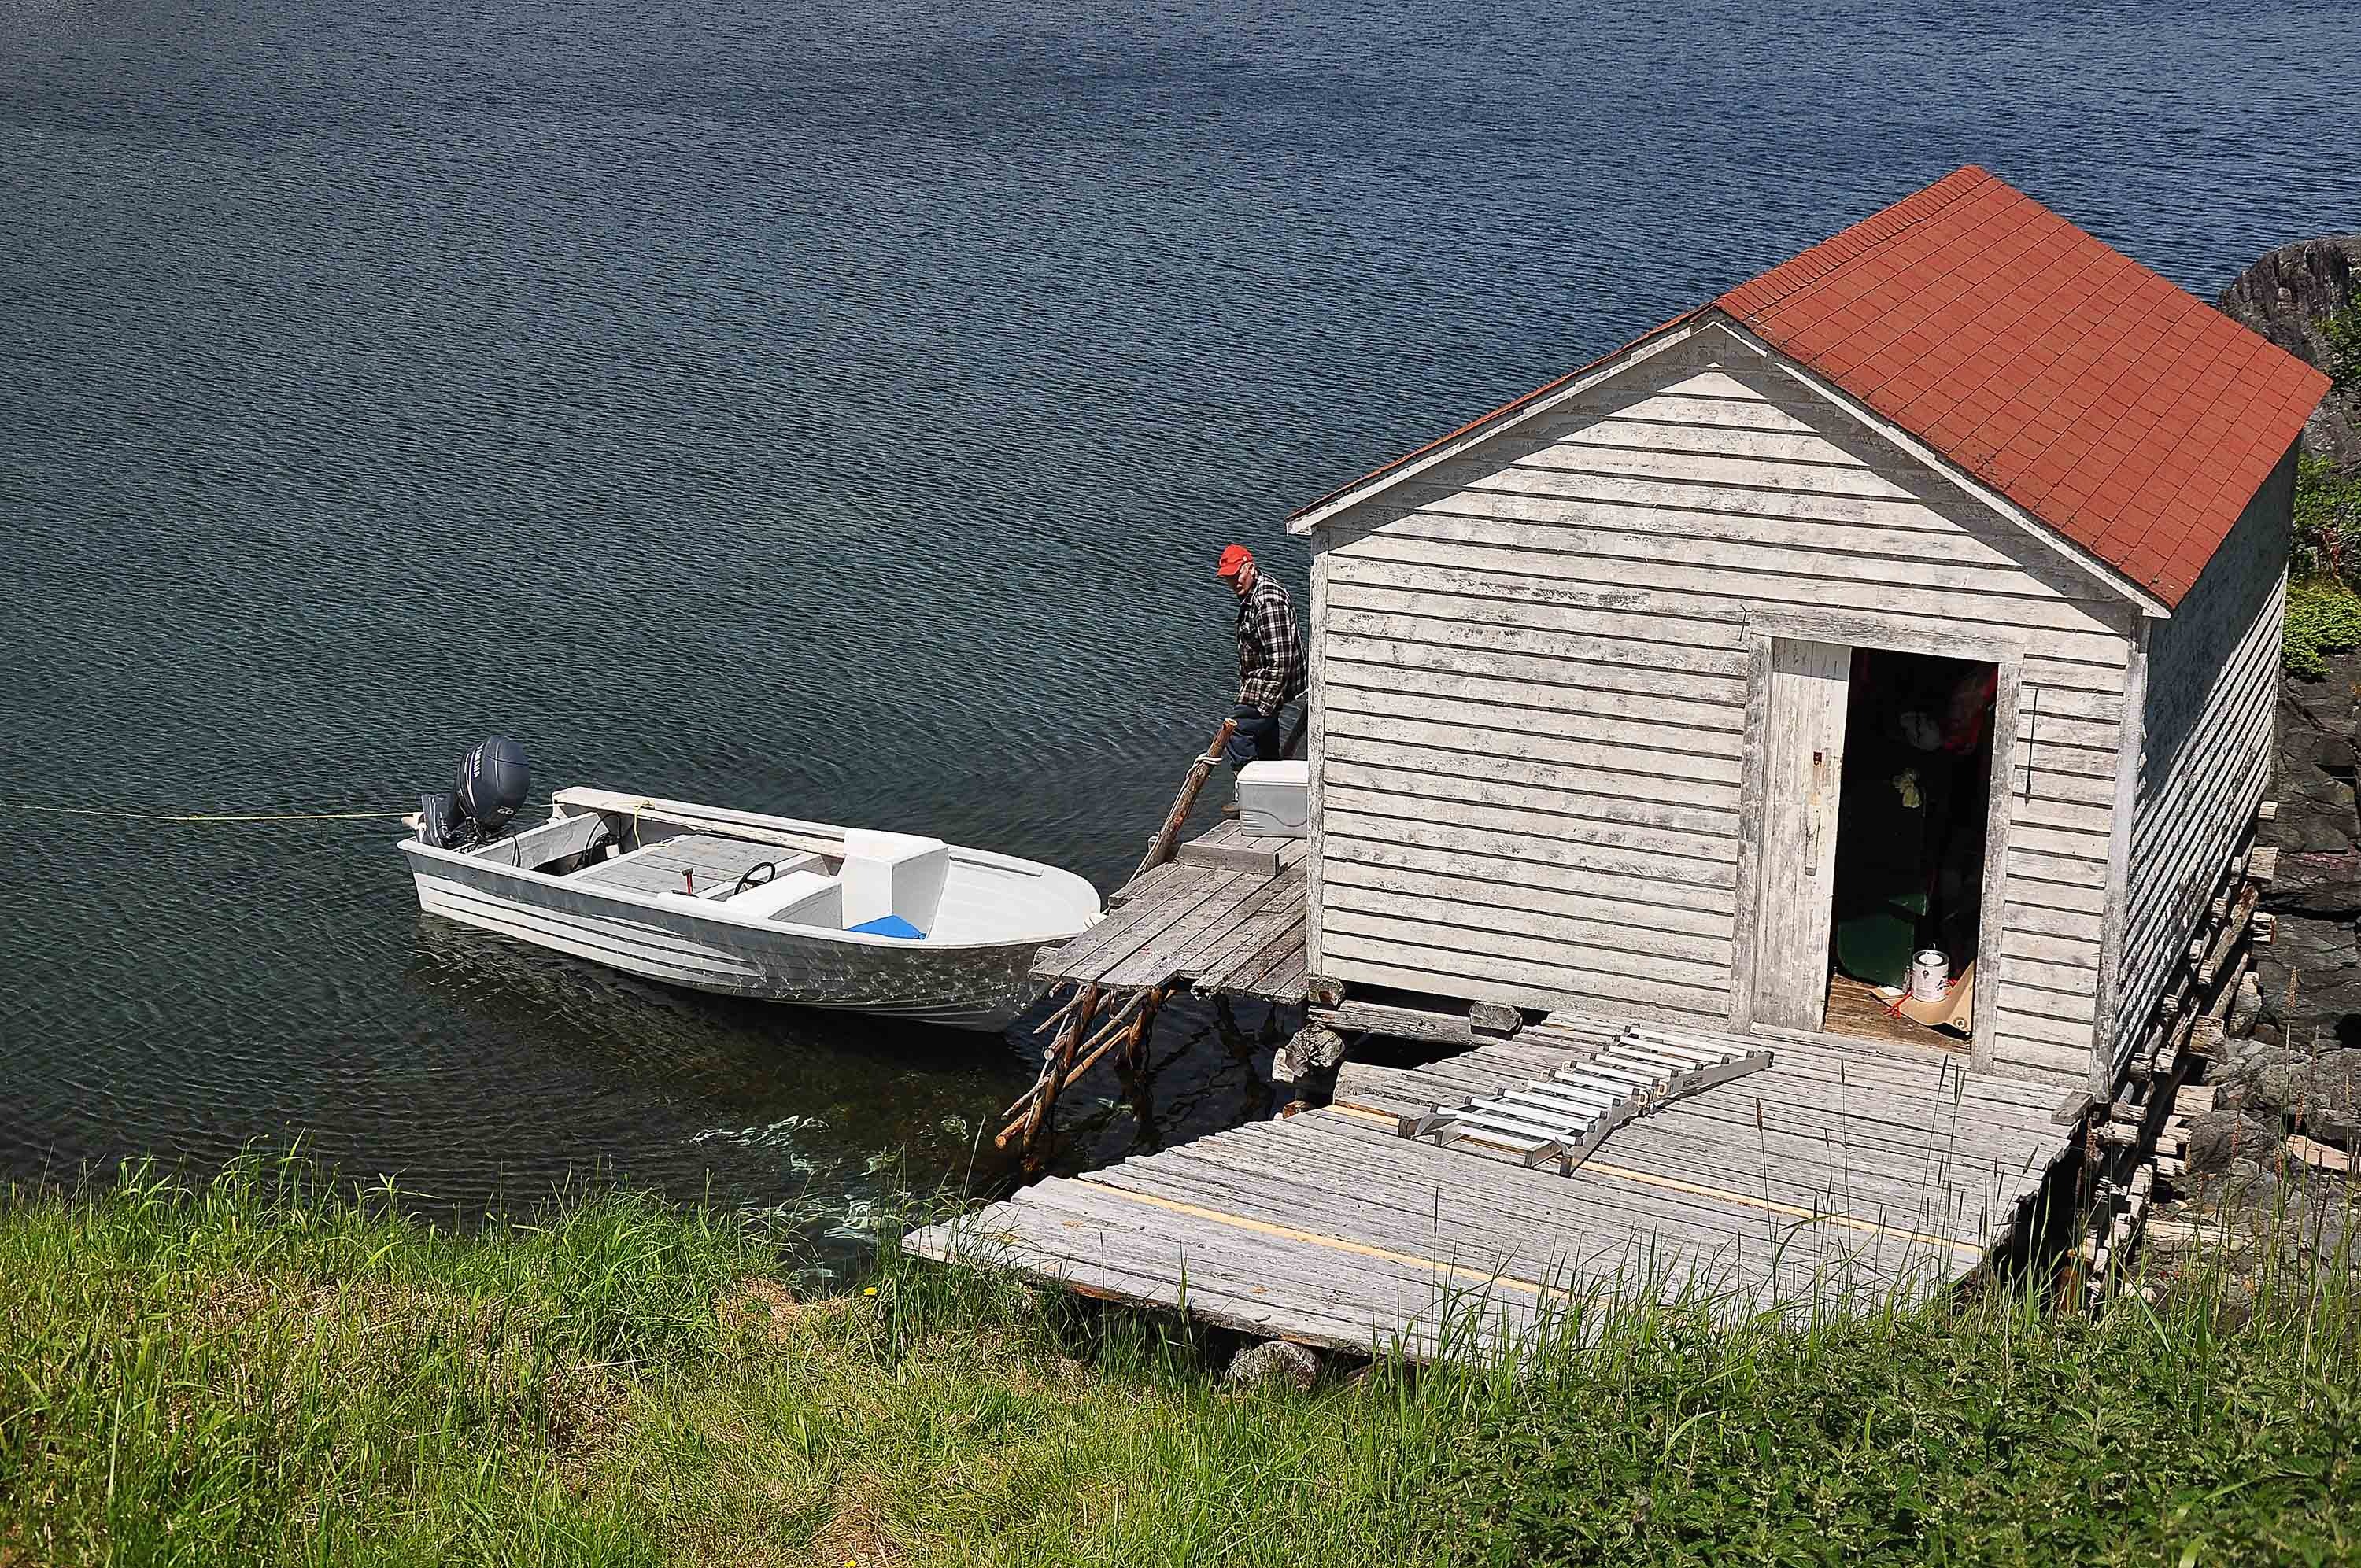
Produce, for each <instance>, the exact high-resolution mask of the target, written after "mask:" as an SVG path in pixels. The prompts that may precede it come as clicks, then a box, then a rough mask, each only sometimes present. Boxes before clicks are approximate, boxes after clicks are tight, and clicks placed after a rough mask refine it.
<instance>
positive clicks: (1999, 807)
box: [1730, 608, 2025, 1072]
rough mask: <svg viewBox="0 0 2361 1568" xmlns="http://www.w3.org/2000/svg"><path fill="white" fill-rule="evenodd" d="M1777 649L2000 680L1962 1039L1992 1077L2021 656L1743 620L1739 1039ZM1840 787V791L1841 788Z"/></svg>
mask: <svg viewBox="0 0 2361 1568" xmlns="http://www.w3.org/2000/svg"><path fill="white" fill-rule="evenodd" d="M1780 639H1784V640H1787V641H1805V642H1832V643H1837V644H1839V645H1841V646H1844V647H1848V648H1867V649H1869V650H1871V651H1872V652H1881V653H1924V654H1930V655H1932V656H1934V657H1937V658H1943V659H1972V660H1975V661H1978V662H1980V663H1987V664H1991V665H1992V666H1993V668H1994V669H1995V670H1996V671H1998V673H1999V681H1998V683H1997V685H1996V686H1995V689H1994V691H1993V717H1992V742H1993V747H1992V778H1991V781H1990V788H1989V790H1988V792H1987V806H1986V810H1985V815H1984V864H1983V883H1982V887H1981V888H1980V889H1979V894H1980V896H1979V899H1978V908H1977V916H1976V919H1977V925H1976V959H1975V963H1976V1001H1975V1009H1974V1013H1973V1015H1972V1016H1971V1019H1970V1020H1969V1025H1970V1026H1969V1031H1968V1034H1969V1040H1968V1065H1969V1067H1970V1068H1971V1069H1972V1070H1974V1071H1977V1072H1988V1071H1990V1070H1991V1069H1992V1065H1993V1040H1994V1038H1995V1036H1996V1034H1997V1031H1998V1025H1999V1016H2000V992H2001V986H2002V984H2003V983H2004V980H2005V975H2004V969H2005V963H2004V959H2003V958H2002V955H2001V950H2000V949H2001V935H2002V926H2003V923H2004V920H2005V918H2006V916H2007V909H2008V876H2007V872H2008V840H2009V828H2010V826H2011V824H2012V823H2013V822H2014V821H2015V811H2014V810H2013V808H2012V805H2011V803H2012V801H2013V800H2014V798H2015V796H2014V795H2013V794H2012V792H2011V785H2012V781H2013V779H2014V775H2015V773H2016V741H2017V735H2018V730H2019V715H2018V704H2019V701H2020V699H2021V694H2022V690H2023V687H2024V684H2025V650H2024V647H2023V646H2022V645H2021V644H2019V643H2016V642H2014V641H2007V640H2005V639H2004V638H2000V637H1979V636H1977V635H1975V634H1973V633H1960V632H1954V631H1953V630H1950V629H1948V628H1946V629H1944V630H1928V629H1927V628H1924V627H1921V626H1916V625H1913V624H1910V623H1908V622H1894V621H1888V620H1882V619H1878V618H1873V617H1865V616H1858V615H1844V614H1834V613H1830V612H1828V611H1825V610H1813V609H1761V608H1756V609H1750V610H1749V612H1748V614H1747V618H1746V732H1745V751H1744V753H1743V755H1742V757H1741V761H1740V764H1739V774H1738V918H1737V923H1736V926H1735V928H1734V930H1733V932H1732V935H1731V948H1730V1027H1731V1028H1732V1029H1736V1030H1741V1031H1745V1030H1752V1028H1753V1027H1754V983H1755V976H1756V966H1755V952H1754V946H1755V934H1756V932H1757V931H1759V930H1760V929H1761V926H1762V908H1763V899H1764V898H1765V896H1766V890H1765V889H1764V887H1763V878H1764V877H1765V876H1766V875H1767V874H1768V871H1767V868H1766V867H1765V866H1764V864H1763V823H1764V820H1765V818H1764V813H1765V812H1766V811H1767V810H1768V809H1769V805H1770V802H1769V799H1768V797H1767V791H1766V787H1765V775H1766V773H1768V771H1769V768H1770V760H1769V758H1768V757H1767V756H1766V755H1765V754H1764V744H1763V738H1764V736H1765V735H1766V734H1767V733H1768V729H1769V718H1770V713H1771V644H1772V642H1773V641H1774V640H1780ZM1838 787H1839V790H1841V789H1842V787H1843V785H1842V782H1841V781H1839V785H1838ZM1833 1037H1835V1038H1843V1037H1844V1036H1833Z"/></svg>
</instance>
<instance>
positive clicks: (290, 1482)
mask: <svg viewBox="0 0 2361 1568" xmlns="http://www.w3.org/2000/svg"><path fill="white" fill-rule="evenodd" d="M799 1261H801V1260H800V1259H798V1258H796V1257H795V1256H793V1255H789V1254H788V1253H787V1252H786V1251H785V1250H784V1249H783V1248H782V1246H781V1245H779V1243H778V1242H777V1241H776V1240H775V1239H774V1237H773V1236H771V1235H769V1234H764V1233H763V1232H760V1231H755V1230H750V1229H748V1228H747V1227H746V1226H744V1225H743V1224H741V1223H739V1222H738V1221H736V1220H735V1219H734V1218H731V1217H727V1216H719V1215H715V1214H712V1213H709V1212H702V1211H698V1210H694V1209H688V1210H683V1209H675V1208H672V1207H668V1206H665V1205H663V1204H660V1203H658V1202H655V1201H652V1200H649V1199H646V1198H642V1197H636V1196H633V1195H631V1194H628V1193H614V1192H608V1193H596V1194H580V1195H577V1197H576V1198H575V1199H574V1200H573V1201H569V1202H566V1203H563V1204H558V1205H555V1206H553V1207H552V1208H551V1209H550V1210H548V1211H547V1212H543V1213H540V1214H537V1215H533V1216H527V1217H524V1218H522V1219H519V1220H515V1221H511V1222H508V1223H500V1224H496V1225H493V1226H491V1227H489V1228H487V1229H484V1230H482V1231H480V1232H468V1233H466V1234H454V1233H453V1232H451V1231H449V1230H445V1229H437V1228H435V1227H434V1226H432V1225H427V1224H423V1223H418V1222H416V1221H415V1220H412V1219H410V1218H406V1217H405V1216H404V1214H403V1212H402V1209H401V1201H400V1195H399V1194H398V1193H395V1192H393V1191H391V1190H389V1189H386V1188H379V1189H375V1190H364V1191H360V1192H353V1191H350V1190H332V1189H330V1188H328V1187H326V1186H324V1185H323V1184H322V1183H321V1182H320V1180H319V1179H317V1177H316V1175H315V1174H314V1173H313V1171H312V1170H311V1169H310V1168H308V1167H306V1166H305V1165H303V1164H302V1162H301V1161H297V1160H277V1161H274V1160H249V1161H246V1162H242V1163H240V1164H239V1165H237V1166H236V1167H235V1168H232V1169H231V1170H230V1171H229V1172H227V1173H226V1174H225V1175H224V1176H223V1177H221V1178H220V1179H217V1180H214V1181H213V1182H211V1183H208V1184H206V1185H203V1186H201V1187H195V1188H190V1187H184V1186H181V1185H177V1184H175V1183H172V1182H170V1181H167V1180H165V1179H161V1178H159V1176H157V1175H156V1174H155V1173H154V1172H153V1171H152V1170H148V1169H146V1168H131V1169H129V1170H127V1171H126V1172H125V1173H123V1175H122V1176H121V1178H120V1179H116V1180H114V1181H111V1182H108V1183H105V1184H104V1185H95V1186H93V1187H90V1188H88V1189H86V1190H82V1191H80V1192H78V1193H75V1194H72V1195H69V1196H62V1197H61V1196H56V1195H38V1194H33V1193H26V1192H19V1193H16V1194H14V1195H13V1201H10V1202H9V1203H8V1205H7V1207H6V1209H5V1212H0V1279H5V1281H6V1290H7V1295H6V1297H5V1300H0V1563H12V1564H13V1563H16V1562H24V1563H51V1562H57V1563H102V1562H104V1563H374V1562H385V1563H397V1562H399V1563H411V1562H481V1563H494V1562H497V1563H656V1562H710V1563H831V1564H841V1563H846V1562H848V1561H851V1562H855V1563H861V1564H863V1565H866V1564H870V1563H887V1562H892V1563H921V1562H924V1563H1526V1562H1569V1563H1571V1562H1658V1561H1661V1562H1681V1561H1703V1560H1705V1559H1708V1558H1711V1559H1714V1560H1716V1561H1721V1562H1733V1561H1736V1562H1744V1561H1783V1562H1784V1561H1795V1562H1834V1561H1840V1560H1842V1561H1885V1562H1897V1563H1899V1562H1910V1563H1916V1562H1922V1561H1958V1562H1965V1561H1976V1562H1983V1561H2020V1562H2035V1561H2042V1562H2051V1561H2064V1560H2075V1561H2095V1562H2153V1561H2170V1562H2180V1561H2183V1560H2186V1561H2191V1562H2196V1561H2257V1560H2268V1559H2269V1558H2272V1557H2274V1556H2279V1557H2284V1558H2286V1559H2288V1560H2290V1561H2312V1562H2328V1561H2339V1560H2349V1559H2351V1558H2353V1557H2355V1556H2356V1554H2361V1535H2356V1529H2361V1526H2356V1515H2361V1509H2356V1488H2361V1477H2356V1470H2355V1467H2354V1465H2355V1462H2354V1460H2353V1459H2352V1457H2351V1455H2352V1454H2354V1453H2356V1452H2361V1441H2356V1440H2361V1414H2356V1390H2361V1347H2356V1333H2361V1329H2356V1325H2361V1314H2356V1311H2355V1302H2354V1300H2353V1299H2352V1296H2351V1293H2350V1291H2349V1288H2347V1285H2346V1283H2345V1276H2344V1275H2343V1274H2342V1273H2341V1272H2331V1273H2323V1272H2321V1271H2318V1270H2314V1271H2312V1274H2311V1276H2310V1277H2306V1278H2303V1279H2301V1280H2299V1279H2297V1278H2295V1277H2292V1276H2290V1277H2285V1278H2274V1279H2272V1280H2270V1281H2268V1282H2267V1283H2266V1284H2264V1285H2263V1286H2261V1287H2260V1288H2257V1290H2256V1291H2255V1292H2254V1294H2253V1296H2252V1299H2251V1305H2249V1303H2248V1298H2247V1296H2246V1294H2245V1293H2244V1292H2243V1290H2241V1291H2233V1290H2232V1289H2231V1288H2229V1287H2228V1286H2226V1285H2225V1284H2223V1283H2221V1282H2219V1281H2214V1280H2211V1279H2208V1278H2206V1277H2196V1278H2191V1279H2187V1280H2181V1281H2177V1282H2174V1283H2173V1284H2172V1286H2171V1288H2169V1289H2167V1290H2165V1291H2163V1292H2162V1293H2161V1295H2160V1296H2159V1299H2158V1302H2157V1303H2156V1304H2153V1305H2151V1304H2148V1303H2146V1302H2144V1301H2142V1300H2141V1299H2140V1298H2139V1297H2138V1296H2137V1294H2136V1293H2134V1294H2131V1295H2127V1296H2126V1297H2125V1298H2124V1299H2120V1300H2119V1301H2117V1302H2116V1303H2115V1304H2114V1305H2113V1306H2111V1307H2110V1308H2109V1309H2108V1310H2106V1311H2104V1312H2103V1313H2102V1314H2100V1315H2099V1316H2098V1317H2096V1318H2094V1319H2081V1318H2070V1317H2060V1316H2058V1315H2055V1314H2053V1313H2051V1312H2049V1311H2048V1310H2045V1309H2043V1308H2042V1307H2040V1306H2039V1305H2038V1304H2037V1302H2036V1301H2035V1300H2033V1299H2030V1298H2028V1297H1995V1298H1992V1299H1982V1300H1979V1301H1974V1302H1970V1303H1965V1304H1958V1305H1950V1306H1943V1305H1937V1306H1932V1307H1907V1306H1904V1305H1901V1304H1899V1303H1896V1302H1888V1303H1884V1304H1883V1305H1879V1306H1872V1307H1865V1308H1863V1309H1861V1310H1850V1311H1844V1312H1831V1313H1823V1314H1819V1315H1817V1316H1815V1317H1812V1318H1808V1319H1806V1320H1804V1321H1801V1322H1797V1321H1793V1320H1790V1319H1774V1318H1770V1317H1756V1318H1750V1319H1746V1320H1743V1321H1729V1319H1728V1317H1727V1315H1726V1312H1724V1311H1723V1310H1721V1304H1722V1303H1726V1298H1720V1297H1717V1296H1716V1295H1715V1294H1714V1293H1713V1292H1711V1291H1710V1290H1709V1289H1706V1288H1701V1289H1700V1290H1699V1291H1698V1292H1697V1293H1696V1294H1694V1295H1692V1296H1691V1297H1689V1298H1688V1299H1686V1300H1684V1301H1678V1302H1675V1304H1674V1305H1672V1306H1670V1307H1637V1308H1635V1307H1626V1306H1618V1305H1614V1304H1612V1303H1608V1302H1598V1301H1592V1302H1586V1303H1582V1304H1581V1305H1580V1306H1579V1308H1578V1310H1569V1311H1568V1312H1567V1313H1566V1314H1565V1316H1564V1317H1563V1318H1562V1319H1561V1321H1559V1322H1558V1324H1557V1325H1556V1332H1554V1334H1553V1335H1552V1337H1551V1338H1550V1340H1549V1341H1548V1343H1544V1344H1541V1345H1539V1346H1535V1347H1529V1349H1528V1350H1527V1352H1526V1353H1525V1354H1522V1355H1521V1356H1512V1357H1496V1358H1493V1359H1490V1360H1487V1361H1481V1362H1477V1363H1471V1364H1470V1365H1465V1366H1461V1367H1457V1368H1443V1369H1426V1370H1420V1369H1416V1368H1412V1367H1410V1366H1407V1365H1400V1364H1398V1363H1380V1364H1378V1365H1374V1366H1372V1367H1368V1368H1366V1369H1363V1370H1361V1371H1359V1372H1357V1373H1355V1374H1354V1375H1353V1376H1342V1375H1339V1376H1331V1377H1330V1378H1329V1379H1327V1380H1326V1381H1325V1382H1323V1385H1322V1386H1321V1387H1317V1388H1315V1389H1314V1390H1312V1392H1310V1393H1308V1394H1299V1393H1296V1392H1294V1391H1291V1390H1279V1391H1261V1392H1253V1393H1237V1392H1233V1391H1230V1390H1227V1389H1225V1388H1224V1387H1222V1386H1221V1385H1220V1383H1219V1381H1218V1378H1217V1377H1216V1376H1214V1374H1215V1373H1216V1372H1217V1371H1218V1369H1219V1367H1220V1365H1221V1364H1222V1360H1223V1357H1224V1354H1225V1353H1226V1351H1227V1349H1228V1348H1229V1347H1230V1342H1227V1341H1225V1340H1224V1339H1223V1338H1222V1337H1221V1336H1219V1335H1209V1334H1208V1333H1207V1332H1205V1331H1203V1330H1202V1329H1200V1328H1198V1327H1196V1326H1194V1325H1191V1324H1188V1323H1185V1322H1182V1321H1179V1320H1177V1319H1173V1318H1170V1317H1161V1316H1156V1315H1150V1314H1141V1313H1132V1312H1124V1311H1113V1310H1102V1309H1100V1308H1097V1307H1095V1306H1093V1305H1092V1304H1090V1303H1086V1302H1082V1301H1080V1300H1078V1299H1074V1298H1071V1297H1069V1296H1066V1295H1063V1294H1060V1293H1056V1292H1045V1291H1041V1290H1038V1289H1034V1288H1027V1287H1025V1286H1023V1285H1020V1284H1018V1283H1016V1281H1014V1280H1012V1279H1011V1278H1009V1277H1006V1276H1002V1275H992V1274H980V1273H973V1272H969V1271H963V1270H946V1269H940V1268H936V1267H932V1266H926V1265H921V1264H917V1263H915V1262H911V1261H909V1260H906V1259H903V1258H901V1257H900V1256H899V1255H897V1254H895V1253H893V1252H891V1251H890V1250H889V1251H888V1252H887V1253H886V1254H885V1255H884V1256H883V1257H882V1258H881V1261H880V1263H879V1266H878V1268H877V1271H876V1272H875V1274H874V1275H873V1277H872V1278H870V1279H869V1280H867V1281H866V1282H865V1285H864V1287H863V1289H864V1290H865V1291H867V1292H873V1294H866V1293H856V1294H853V1295H851V1296H850V1297H847V1298H844V1299H838V1300H835V1301H830V1302H822V1303H797V1302H796V1301H795V1300H794V1299H792V1298H791V1297H790V1296H789V1295H788V1293H787V1292H786V1290H785V1288H784V1286H783V1284H782V1281H783V1280H784V1279H785V1278H786V1277H790V1275H791V1272H792V1269H793V1267H794V1266H795V1265H796V1263H797V1262H799ZM2234 1305H2235V1308H2236V1310H2235V1311H2233V1310H2232V1308H2233V1306H2234ZM1479 1308H1480V1303H1477V1302H1471V1303H1470V1313H1471V1316H1470V1319H1469V1321H1471V1322H1472V1321H1473V1316H1472V1314H1473V1313H1474V1312H1475V1311H1476V1310H1478V1309H1479ZM2240 1313H2244V1314H2245V1315H2243V1316H2240V1315H2239V1314H2240ZM2192 1550H2193V1551H2194V1552H2195V1555H2194V1556H2190V1555H2188V1554H2189V1553H2190V1552H2192Z"/></svg>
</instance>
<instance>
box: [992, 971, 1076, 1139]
mask: <svg viewBox="0 0 2361 1568" xmlns="http://www.w3.org/2000/svg"><path fill="white" fill-rule="evenodd" d="M1098 1007H1099V988H1098V987H1097V986H1096V985H1095V984H1093V985H1085V986H1083V987H1082V991H1081V992H1080V993H1079V994H1077V995H1076V996H1075V998H1074V1000H1073V1003H1072V1006H1071V1011H1069V1012H1068V1013H1067V1014H1066V1023H1065V1026H1064V1027H1063V1028H1061V1029H1060V1030H1059V1031H1058V1038H1057V1041H1056V1043H1054V1044H1053V1045H1051V1046H1050V1047H1049V1055H1048V1057H1047V1058H1046V1059H1045V1060H1043V1062H1042V1063H1041V1076H1040V1077H1039V1078H1038V1079H1035V1080H1033V1087H1032V1089H1031V1090H1030V1091H1028V1093H1027V1097H1028V1098H1029V1099H1030V1100H1031V1101H1032V1102H1033V1103H1032V1107H1031V1109H1029V1110H1026V1111H1024V1113H1023V1114H1021V1115H1018V1116H1017V1118H1016V1121H1014V1122H1011V1123H1010V1124H1008V1125H1007V1126H1005V1127H1004V1128H1002V1129H1001V1131H1000V1136H998V1137H997V1138H995V1139H994V1140H993V1142H994V1144H995V1145H996V1146H999V1147H1002V1148H1006V1147H1007V1146H1008V1140H1009V1139H1010V1138H1011V1137H1012V1136H1014V1135H1016V1133H1017V1132H1018V1131H1019V1130H1020V1129H1021V1130H1022V1131H1023V1133H1024V1135H1025V1153H1026V1155H1027V1157H1030V1156H1031V1155H1032V1153H1033V1145H1034V1143H1035V1142H1036V1141H1037V1140H1038V1139H1039V1137H1040V1136H1041V1129H1042V1128H1044V1127H1046V1126H1048V1125H1049V1113H1050V1112H1051V1111H1053V1110H1055V1109H1056V1108H1057V1103H1058V1091H1059V1090H1060V1089H1062V1088H1063V1087H1065V1084H1064V1080H1065V1077H1066V1069H1067V1065H1068V1064H1069V1063H1071V1061H1072V1060H1073V1059H1074V1051H1075V1049H1076V1047H1079V1046H1080V1045H1081V1043H1082V1036H1083V1034H1084V1033H1085V1032H1087V1031H1088V1030H1089V1028H1090V1026H1091V1020H1092V1018H1093V1016H1095V1015H1096V1014H1097V1013H1098ZM1023 1104H1024V1102H1023V1101H1019V1102H1017V1106H1016V1107H1012V1108H1011V1110H1012V1113H1014V1112H1015V1111H1016V1110H1017V1109H1019V1108H1021V1107H1022V1106H1023Z"/></svg>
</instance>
